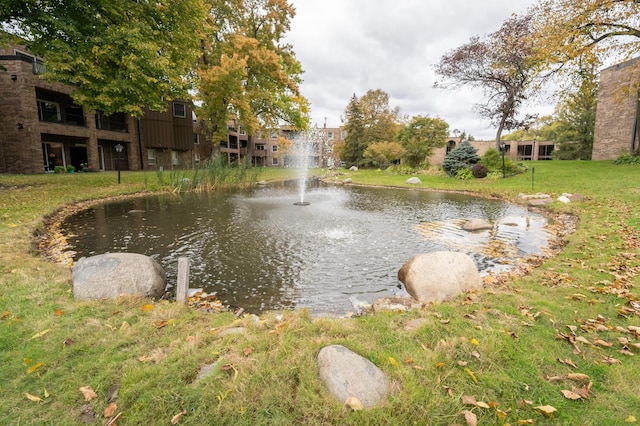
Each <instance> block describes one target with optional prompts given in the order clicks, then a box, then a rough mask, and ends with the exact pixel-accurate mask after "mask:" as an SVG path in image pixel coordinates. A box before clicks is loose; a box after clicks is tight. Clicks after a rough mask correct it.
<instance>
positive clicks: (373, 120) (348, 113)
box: [342, 89, 401, 165]
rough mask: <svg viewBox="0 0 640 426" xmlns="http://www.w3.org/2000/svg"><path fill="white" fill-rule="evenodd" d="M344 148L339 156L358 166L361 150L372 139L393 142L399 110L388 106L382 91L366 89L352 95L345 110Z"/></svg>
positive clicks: (370, 142) (387, 100) (361, 155)
mask: <svg viewBox="0 0 640 426" xmlns="http://www.w3.org/2000/svg"><path fill="white" fill-rule="evenodd" d="M344 117H345V118H344V121H345V130H346V132H347V137H346V138H345V147H344V150H343V157H342V159H343V160H344V161H346V162H347V163H349V164H355V165H362V164H363V160H364V151H365V150H366V149H367V147H369V146H370V145H371V144H373V143H376V142H389V141H393V140H394V138H395V135H396V132H397V131H398V127H399V123H400V119H401V117H400V109H399V108H398V107H395V108H391V107H390V106H389V95H388V94H387V93H386V92H384V91H383V90H380V89H377V90H368V91H367V93H365V94H364V95H363V96H362V97H361V98H358V97H357V96H356V95H355V94H354V95H353V96H352V97H351V100H350V101H349V104H348V105H347V107H346V109H345V116H344Z"/></svg>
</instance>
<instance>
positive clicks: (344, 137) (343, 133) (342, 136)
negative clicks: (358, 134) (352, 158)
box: [340, 130, 347, 140]
mask: <svg viewBox="0 0 640 426" xmlns="http://www.w3.org/2000/svg"><path fill="white" fill-rule="evenodd" d="M346 138H347V132H346V131H345V130H343V131H341V132H340V139H342V140H345V139H346Z"/></svg>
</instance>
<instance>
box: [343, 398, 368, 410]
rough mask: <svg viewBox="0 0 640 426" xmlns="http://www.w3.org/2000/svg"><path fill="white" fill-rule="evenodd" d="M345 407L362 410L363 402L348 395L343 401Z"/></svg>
mask: <svg viewBox="0 0 640 426" xmlns="http://www.w3.org/2000/svg"><path fill="white" fill-rule="evenodd" d="M344 405H345V407H348V408H350V409H351V410H353V411H362V410H364V404H363V403H362V401H360V400H359V399H358V398H356V397H355V396H350V397H349V398H347V400H346V401H345V402H344Z"/></svg>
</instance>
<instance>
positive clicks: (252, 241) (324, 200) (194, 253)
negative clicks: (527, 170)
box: [64, 185, 547, 314]
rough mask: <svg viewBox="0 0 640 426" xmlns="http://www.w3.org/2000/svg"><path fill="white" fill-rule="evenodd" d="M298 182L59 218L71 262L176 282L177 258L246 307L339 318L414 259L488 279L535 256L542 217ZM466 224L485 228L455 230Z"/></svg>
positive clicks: (204, 284)
mask: <svg viewBox="0 0 640 426" xmlns="http://www.w3.org/2000/svg"><path fill="white" fill-rule="evenodd" d="M297 199H298V191H297V190H296V188H295V186H286V185H285V186H278V187H275V186H271V187H264V188H256V189H254V190H251V191H247V192H238V191H227V192H225V191H221V192H215V193H189V194H179V195H169V194H163V195H159V196H153V197H145V198H140V199H135V200H129V201H124V202H117V203H105V204H102V205H99V206H96V207H94V208H91V209H89V210H86V211H83V212H80V213H78V214H76V215H74V216H72V217H70V218H68V220H67V221H66V223H65V224H64V228H65V232H66V233H67V235H70V237H69V238H68V239H69V242H70V244H71V245H72V246H73V250H75V251H76V255H75V256H74V258H75V259H76V260H77V259H78V258H80V257H82V256H90V255H95V254H101V253H106V252H132V253H142V254H146V255H149V256H151V257H153V258H155V259H156V260H157V261H158V262H159V263H160V264H161V265H162V266H163V267H164V268H165V270H166V271H167V275H168V277H169V283H170V285H174V284H175V279H176V278H175V277H176V275H177V270H176V269H177V263H178V258H180V257H188V258H189V259H190V260H191V275H190V286H191V287H201V288H204V290H205V291H207V292H215V293H217V295H218V296H219V297H220V299H221V300H222V301H223V303H225V304H229V305H231V306H234V307H243V308H245V309H246V310H247V311H249V312H256V313H258V312H262V311H264V310H273V309H283V308H299V307H302V306H307V307H309V308H310V309H311V310H312V311H314V312H316V313H325V312H326V313H336V314H343V313H344V312H346V311H349V310H352V306H351V302H350V301H349V299H350V298H352V299H353V298H355V299H357V300H359V301H364V302H369V303H371V302H373V301H374V300H375V299H377V298H379V297H383V296H389V295H396V294H404V290H403V289H402V288H401V285H400V283H399V282H398V280H397V271H398V269H399V268H400V267H401V266H402V264H404V262H406V261H407V260H408V259H409V258H410V257H411V256H413V255H414V254H417V253H422V252H429V251H435V250H456V251H462V252H466V253H469V254H471V255H472V256H473V258H474V260H475V262H476V264H477V265H478V267H479V269H480V270H481V271H482V272H483V273H486V272H487V271H490V270H500V269H504V268H505V267H508V265H509V264H510V263H511V262H513V260H514V259H515V258H516V257H521V256H523V255H528V254H533V253H538V252H540V251H541V250H542V249H543V248H544V247H545V246H546V243H547V233H546V231H545V225H546V220H545V219H544V218H543V217H541V216H538V215H535V214H532V213H530V212H528V211H527V210H526V209H524V208H522V207H519V206H513V205H509V204H505V203H503V202H498V201H495V200H485V199H478V198H473V197H468V196H463V195H458V194H447V193H436V192H423V191H410V190H398V189H395V190H389V189H381V188H357V187H355V188H354V187H328V186H322V185H315V186H313V187H310V188H307V193H306V200H308V201H309V202H310V203H311V205H310V206H306V207H305V208H300V207H298V206H295V205H293V203H294V202H295V201H296V200H297ZM467 218H485V219H489V220H490V221H492V222H493V223H494V227H493V229H491V230H487V231H482V232H478V233H468V232H465V231H462V230H461V228H460V225H461V223H462V222H463V221H464V220H465V219H467Z"/></svg>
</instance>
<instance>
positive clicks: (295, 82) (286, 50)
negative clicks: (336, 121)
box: [198, 0, 309, 136]
mask: <svg viewBox="0 0 640 426" xmlns="http://www.w3.org/2000/svg"><path fill="white" fill-rule="evenodd" d="M206 1H207V2H208V7H209V22H210V27H209V32H208V33H207V34H206V37H205V38H204V40H203V42H202V52H201V61H200V67H199V70H198V76H199V79H200V83H199V88H198V97H199V99H200V101H201V102H202V104H201V107H200V108H199V110H198V114H199V116H200V117H201V118H203V119H204V121H205V123H207V124H208V125H209V128H210V129H211V130H212V131H213V132H214V133H216V134H217V136H223V135H225V134H226V123H227V122H228V121H229V120H232V119H236V120H237V121H238V122H239V123H240V124H241V125H242V126H244V128H245V129H246V130H247V133H249V134H250V135H251V134H253V133H254V132H256V131H257V130H259V129H276V128H278V125H279V124H280V123H287V124H290V125H292V126H294V127H297V128H299V129H301V130H302V129H306V128H307V127H308V122H309V119H308V102H307V100H306V99H305V98H304V97H303V96H302V95H301V94H300V88H299V85H300V83H301V82H302V79H301V75H302V73H303V71H302V67H301V65H300V63H299V61H298V60H297V59H296V57H295V53H294V51H293V47H292V46H291V45H289V44H286V43H284V42H283V41H282V40H283V38H284V36H285V34H286V33H287V31H289V29H290V23H291V19H292V18H293V17H294V15H295V10H294V8H293V7H292V6H291V5H289V4H288V3H287V1H286V0H224V1H218V0H206Z"/></svg>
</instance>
